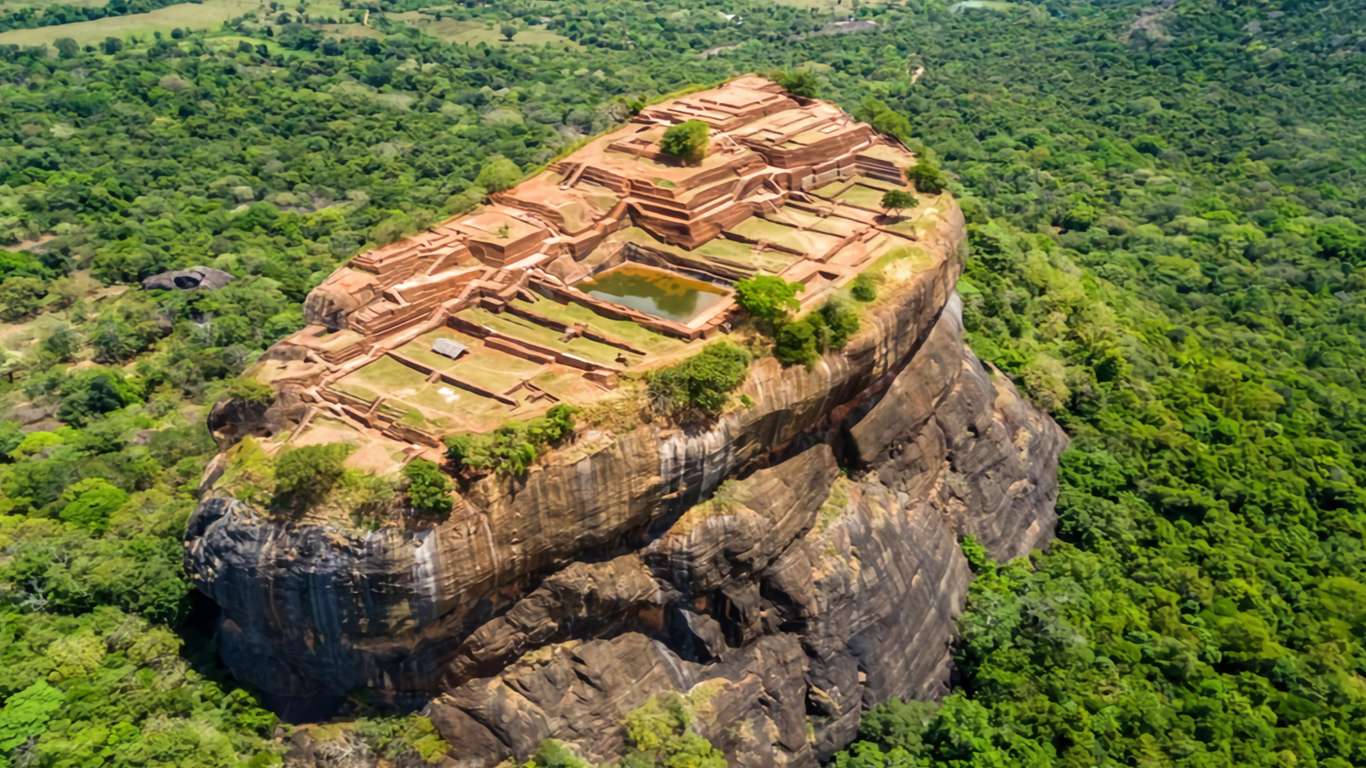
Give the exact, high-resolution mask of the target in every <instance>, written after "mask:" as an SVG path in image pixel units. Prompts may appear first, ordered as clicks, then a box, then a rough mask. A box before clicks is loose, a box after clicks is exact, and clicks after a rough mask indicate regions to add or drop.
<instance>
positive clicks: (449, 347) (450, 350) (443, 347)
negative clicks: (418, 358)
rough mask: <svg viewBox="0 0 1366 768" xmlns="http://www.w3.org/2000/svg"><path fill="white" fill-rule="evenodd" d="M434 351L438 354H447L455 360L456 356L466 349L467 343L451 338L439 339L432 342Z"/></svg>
mask: <svg viewBox="0 0 1366 768" xmlns="http://www.w3.org/2000/svg"><path fill="white" fill-rule="evenodd" d="M432 351H433V352H435V353H437V354H438V355H445V356H446V357H449V358H451V359H452V360H454V359H455V358H457V357H460V355H461V353H462V352H464V351H465V345H464V344H461V343H460V342H458V341H453V340H451V339H437V340H436V341H434V342H432Z"/></svg>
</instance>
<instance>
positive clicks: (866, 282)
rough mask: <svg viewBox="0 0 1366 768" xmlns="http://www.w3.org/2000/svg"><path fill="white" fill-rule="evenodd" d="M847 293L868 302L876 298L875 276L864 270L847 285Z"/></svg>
mask: <svg viewBox="0 0 1366 768" xmlns="http://www.w3.org/2000/svg"><path fill="white" fill-rule="evenodd" d="M849 295H850V296H853V297H854V298H855V299H858V300H859V301H863V302H868V301H872V300H873V299H876V298H877V278H876V277H874V276H873V275H870V274H868V273H867V272H864V273H862V274H860V275H859V276H858V277H856V278H854V282H853V283H852V284H851V285H850V286H849Z"/></svg>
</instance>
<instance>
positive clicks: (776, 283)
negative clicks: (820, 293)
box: [735, 275, 802, 333]
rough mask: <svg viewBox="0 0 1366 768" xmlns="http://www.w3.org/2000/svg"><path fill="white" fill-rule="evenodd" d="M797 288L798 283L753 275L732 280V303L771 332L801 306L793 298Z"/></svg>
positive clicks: (795, 298)
mask: <svg viewBox="0 0 1366 768" xmlns="http://www.w3.org/2000/svg"><path fill="white" fill-rule="evenodd" d="M801 292H802V285H801V283H789V282H788V281H786V280H784V279H782V278H781V277H774V276H772V275H755V276H754V277H747V278H745V279H744V280H741V281H739V282H737V283H736V284H735V303H736V304H738V305H740V308H741V309H743V310H744V311H745V312H747V313H749V315H750V316H751V317H753V318H754V319H755V320H758V321H759V324H760V325H761V326H762V327H764V328H765V329H766V330H767V331H768V332H770V333H771V332H773V330H774V329H776V328H777V327H778V326H779V325H781V324H782V323H784V322H786V321H787V319H788V318H789V317H791V316H792V313H793V312H796V311H797V309H798V308H800V307H801V305H802V304H801V302H800V301H799V300H798V299H797V296H798V294H800V293H801Z"/></svg>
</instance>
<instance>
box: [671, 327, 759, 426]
mask: <svg viewBox="0 0 1366 768" xmlns="http://www.w3.org/2000/svg"><path fill="white" fill-rule="evenodd" d="M748 369H749V353H747V352H745V350H743V349H741V348H740V347H737V346H736V345H734V344H732V343H730V342H728V341H717V342H713V343H711V344H708V345H707V346H705V347H703V348H702V351H701V352H698V353H697V354H696V355H693V356H692V357H690V358H688V359H687V360H684V361H683V362H681V363H679V364H677V365H674V366H671V367H669V368H663V369H661V370H658V371H655V372H653V373H651V374H650V376H649V379H648V386H649V392H650V401H651V403H652V404H653V407H654V408H655V409H656V410H658V411H661V412H663V413H668V414H671V415H673V416H674V417H675V418H689V417H697V416H703V417H710V416H715V415H716V414H718V413H720V412H721V409H722V408H724V407H725V405H726V401H727V400H728V399H729V398H730V393H731V392H733V391H734V390H735V388H736V387H738V386H740V384H741V383H743V382H744V380H745V372H746V371H747V370H748Z"/></svg>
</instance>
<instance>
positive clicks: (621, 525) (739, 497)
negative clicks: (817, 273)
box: [187, 208, 1066, 766]
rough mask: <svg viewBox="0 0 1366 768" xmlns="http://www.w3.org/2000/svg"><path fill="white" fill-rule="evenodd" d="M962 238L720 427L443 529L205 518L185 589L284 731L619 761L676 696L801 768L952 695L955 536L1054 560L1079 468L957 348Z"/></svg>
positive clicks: (723, 729) (544, 470)
mask: <svg viewBox="0 0 1366 768" xmlns="http://www.w3.org/2000/svg"><path fill="white" fill-rule="evenodd" d="M950 213H951V216H950V219H951V221H950V224H951V226H948V227H945V228H943V229H942V230H941V231H940V232H938V233H933V234H932V235H931V236H930V237H927V238H926V239H925V241H924V245H925V247H926V248H927V249H931V250H933V251H934V252H936V253H938V254H940V255H941V256H944V258H939V259H937V260H934V261H933V262H932V264H933V265H932V266H929V267H928V268H926V269H925V270H924V271H921V272H918V273H916V274H915V275H914V276H913V277H911V278H909V279H906V280H904V281H901V282H899V283H897V284H896V285H895V286H892V287H890V289H889V290H888V293H889V295H887V296H885V297H884V298H883V300H881V301H880V302H879V304H878V305H877V307H876V309H875V310H874V311H873V312H872V313H870V315H869V316H868V317H866V318H865V322H864V327H863V330H862V331H861V332H860V333H859V334H858V335H857V336H856V337H855V338H854V339H853V340H852V341H851V342H850V344H849V346H848V347H847V348H846V349H845V350H844V351H843V352H841V353H835V354H829V355H826V356H824V357H823V358H822V359H821V360H820V361H819V362H818V363H817V364H815V365H813V366H812V367H811V368H809V369H806V368H801V367H795V368H786V369H784V368H782V367H781V366H779V365H778V363H777V362H776V361H774V360H772V359H766V360H762V361H759V362H757V363H756V364H755V365H754V366H753V367H752V369H751V372H750V375H749V378H748V380H747V381H746V383H745V385H744V387H743V389H742V392H743V394H744V395H746V396H747V397H748V398H749V401H750V402H751V403H752V405H749V406H748V407H744V408H738V409H735V410H733V411H731V412H728V413H727V414H725V415H724V416H722V417H721V418H719V419H718V420H717V421H716V422H715V423H713V424H711V425H709V426H707V427H705V428H699V429H694V430H690V431H684V430H680V429H678V428H676V427H673V426H671V425H666V424H660V423H648V422H647V423H641V424H639V425H637V426H636V427H635V428H633V429H630V430H628V431H624V432H620V433H616V434H606V433H603V434H587V435H581V436H580V438H579V440H578V442H577V443H576V444H575V445H574V446H571V448H572V450H569V449H567V450H563V451H560V452H557V453H552V454H550V455H549V456H548V457H546V459H545V460H543V461H542V462H541V464H540V465H539V466H537V467H535V468H534V469H533V470H532V472H531V473H530V474H529V475H528V477H527V478H525V480H523V481H519V482H513V481H507V480H503V479H499V478H493V477H491V478H486V479H484V480H482V481H480V482H478V483H476V484H475V485H474V486H473V487H471V488H469V489H467V490H466V491H465V492H464V494H463V498H462V502H461V504H460V506H459V507H458V509H457V512H456V513H455V514H453V515H452V516H451V518H450V519H449V520H447V521H446V522H444V523H441V524H439V525H435V526H433V527H426V528H420V527H414V528H400V527H397V526H394V527H386V528H382V529H380V530H377V531H373V532H368V533H365V532H357V531H354V530H347V529H344V528H341V527H337V526H330V525H327V524H325V523H319V522H294V523H286V522H281V521H278V520H276V519H273V518H271V517H269V516H267V515H263V514H261V513H260V512H259V511H257V510H254V509H252V508H250V507H248V506H247V505H245V504H243V503H241V502H239V501H237V500H234V499H231V498H226V497H217V496H214V495H212V494H210V496H209V497H208V498H206V499H205V500H204V501H203V502H202V503H201V505H200V508H199V510H198V511H197V512H196V514H195V516H194V518H193V519H192V520H191V523H190V528H189V532H188V536H187V567H188V569H189V571H190V573H191V574H192V575H193V576H194V578H195V580H196V582H197V583H198V585H199V587H200V588H201V589H202V590H203V591H204V592H206V593H207V594H208V595H209V596H210V597H211V598H212V599H213V600H214V601H215V602H216V603H217V604H218V605H219V606H220V607H221V608H222V611H223V613H222V620H221V624H220V646H221V648H222V652H223V655H224V659H225V661H226V662H227V663H228V665H229V666H230V667H231V668H232V669H233V671H234V673H235V674H236V675H238V676H239V677H240V678H241V679H243V680H245V681H247V682H249V683H251V684H252V685H254V686H256V687H257V688H259V689H260V690H262V691H263V692H264V694H265V695H266V698H267V700H268V701H269V702H270V703H271V704H272V705H274V706H276V707H277V708H278V709H280V711H282V713H284V714H285V715H286V716H287V717H292V718H315V717H322V716H325V715H327V714H328V713H329V712H331V711H332V709H333V708H334V707H335V706H336V704H337V703H338V702H339V701H340V700H341V699H342V698H343V697H345V696H346V695H347V694H348V693H350V692H352V691H354V690H357V689H367V690H369V691H370V692H371V693H372V695H373V696H375V697H377V698H379V699H380V700H384V701H389V702H392V703H394V704H396V705H400V706H426V711H427V712H428V714H430V715H431V717H432V718H433V720H434V721H435V722H436V724H437V726H438V728H439V729H440V730H441V732H442V733H443V735H444V736H446V737H447V739H448V740H449V741H450V742H451V743H452V744H454V745H456V749H455V751H454V752H453V753H452V755H451V760H453V761H454V762H456V763H457V764H460V765H470V766H476V765H477V766H486V765H494V764H496V763H498V762H499V761H501V760H503V759H505V758H507V757H513V756H515V757H524V756H526V755H527V754H528V753H529V752H531V751H532V750H534V749H535V747H536V745H537V744H538V743H539V742H540V741H541V740H542V739H544V738H547V737H555V738H559V739H562V740H565V741H568V742H571V743H573V744H575V745H576V746H577V747H578V748H579V749H580V750H581V751H582V752H583V753H584V754H585V755H586V756H588V757H591V758H595V759H607V758H610V757H612V756H613V755H615V754H616V753H617V752H618V751H619V749H620V747H621V744H622V739H623V734H622V729H621V722H622V719H623V717H624V716H625V714H626V713H628V712H630V711H631V710H633V709H635V708H636V707H638V706H640V705H641V704H643V703H644V702H645V701H646V700H647V699H648V698H649V697H650V696H652V695H655V694H659V693H662V692H666V691H676V692H679V693H682V694H684V695H686V696H687V700H688V701H689V703H690V705H691V706H692V708H693V709H694V712H695V713H696V715H697V722H698V724H699V727H700V728H701V729H702V730H703V732H704V734H705V735H707V736H708V738H710V739H712V740H713V742H714V743H716V744H717V745H718V746H720V747H721V748H722V749H724V750H725V751H726V752H727V755H728V756H729V758H730V759H731V761H732V762H733V763H734V764H737V765H754V766H761V765H765V766H766V765H789V764H790V765H803V766H809V765H815V764H816V762H817V761H818V760H820V759H822V758H824V757H827V756H828V755H830V754H831V753H832V752H833V751H835V750H837V749H838V748H839V747H841V746H842V745H843V744H845V743H847V742H848V741H849V740H850V739H851V738H852V737H853V736H854V734H855V731H856V728H857V724H858V718H859V713H860V711H861V710H862V709H863V708H865V707H867V706H870V705H872V704H875V703H877V702H879V701H882V700H884V699H886V698H888V697H891V696H902V697H928V696H935V695H938V694H940V693H942V691H943V689H944V686H945V684H946V682H947V679H948V672H949V662H950V658H949V643H950V640H951V638H952V634H953V628H954V625H953V618H954V616H955V614H956V612H957V611H958V610H959V609H960V606H961V604H962V600H963V596H964V593H965V590H966V587H967V583H968V580H969V577H970V574H969V571H968V568H967V565H966V562H965V561H964V559H963V556H962V554H961V552H960V551H959V549H958V544H957V542H958V539H959V537H960V536H961V535H964V534H971V535H973V536H975V537H976V538H978V539H979V540H981V541H982V542H983V543H984V544H985V545H986V546H987V548H988V550H989V551H990V552H991V553H992V554H993V555H994V556H996V557H999V558H1008V557H1013V556H1016V555H1019V554H1021V553H1024V552H1027V551H1028V550H1030V549H1031V548H1034V547H1037V546H1039V545H1041V544H1043V543H1045V542H1046V541H1047V540H1048V538H1049V537H1050V536H1051V533H1052V529H1053V522H1054V517H1053V502H1054V498H1055V495H1056V477H1055V475H1056V467H1057V457H1058V454H1059V453H1060V451H1061V450H1062V449H1063V447H1064V446H1065V443H1066V438H1065V436H1064V435H1063V434H1062V432H1061V430H1060V429H1059V428H1058V427H1057V426H1056V425H1055V424H1054V423H1053V422H1052V421H1051V420H1050V419H1048V418H1047V416H1045V415H1043V414H1041V413H1040V412H1038V411H1037V410H1035V409H1034V408H1032V407H1031V406H1030V405H1029V404H1028V403H1026V402H1024V401H1022V400H1021V399H1020V397H1019V396H1018V395H1017V393H1016V391H1015V389H1014V388H1013V386H1011V384H1010V383H1009V382H1008V381H1007V380H1006V379H1005V378H1004V377H1002V376H1000V375H998V374H996V373H995V372H994V371H992V370H991V369H989V368H987V367H986V366H984V365H983V364H982V363H981V362H980V361H978V360H977V359H976V357H974V356H973V355H972V353H971V352H970V351H969V350H968V349H967V348H966V347H965V345H964V343H963V339H962V325H961V319H960V307H959V302H958V300H957V298H956V296H955V295H954V294H953V286H954V284H955V282H956V280H957V276H958V272H959V269H960V266H961V255H960V251H961V240H962V234H963V225H962V217H961V214H959V213H958V211H957V209H956V208H952V210H951V211H950ZM224 420H225V421H231V419H229V418H227V416H226V415H225V416H224Z"/></svg>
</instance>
